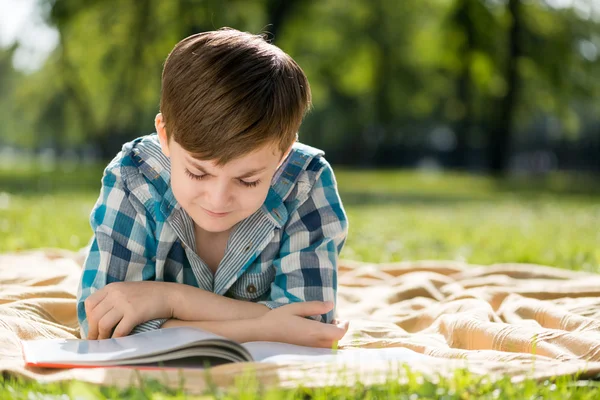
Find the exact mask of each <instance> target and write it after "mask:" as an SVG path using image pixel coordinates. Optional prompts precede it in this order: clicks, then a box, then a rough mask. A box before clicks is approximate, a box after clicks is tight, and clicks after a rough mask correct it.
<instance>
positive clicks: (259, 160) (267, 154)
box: [176, 143, 282, 169]
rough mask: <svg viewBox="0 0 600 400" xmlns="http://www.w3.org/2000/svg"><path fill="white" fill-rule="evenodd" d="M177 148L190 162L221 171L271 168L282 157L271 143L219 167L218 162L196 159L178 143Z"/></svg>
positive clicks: (276, 147) (279, 151) (277, 148)
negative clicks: (258, 167) (257, 167)
mask: <svg viewBox="0 0 600 400" xmlns="http://www.w3.org/2000/svg"><path fill="white" fill-rule="evenodd" d="M176 146H177V147H178V150H179V152H180V153H182V154H183V155H184V158H185V159H186V160H187V161H188V162H190V163H193V164H198V165H202V166H211V167H214V168H219V169H230V168H232V169H239V168H244V167H249V166H251V167H256V166H261V167H262V166H269V165H271V164H272V163H278V161H279V159H280V158H281V155H282V154H281V150H280V149H279V147H278V146H277V145H276V144H271V143H270V144H267V145H264V146H261V147H259V148H257V149H255V150H252V151H251V152H248V153H247V154H243V155H241V156H239V157H237V158H234V159H232V160H230V161H228V162H227V163H225V164H221V165H218V163H217V160H207V159H198V158H196V157H194V156H193V154H192V153H190V152H188V151H187V150H185V149H184V148H183V147H181V146H180V145H179V144H178V143H176Z"/></svg>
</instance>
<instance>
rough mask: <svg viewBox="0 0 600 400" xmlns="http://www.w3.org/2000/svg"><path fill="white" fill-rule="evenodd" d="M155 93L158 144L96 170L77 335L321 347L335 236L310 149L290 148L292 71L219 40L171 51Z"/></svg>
mask: <svg viewBox="0 0 600 400" xmlns="http://www.w3.org/2000/svg"><path fill="white" fill-rule="evenodd" d="M161 89H162V90H161V99H160V111H161V113H159V114H158V115H157V116H156V119H155V126H156V132H157V133H156V134H154V135H149V136H145V137H141V138H138V139H136V140H134V141H133V142H130V143H127V144H125V145H124V146H123V149H122V151H121V152H120V153H119V154H118V155H117V156H116V157H115V159H113V160H112V161H111V163H110V164H109V165H108V166H107V168H106V170H105V171H104V176H103V178H102V190H101V192H100V197H99V199H98V202H97V203H96V205H95V207H94V209H93V211H92V214H91V219H90V221H91V225H92V229H93V230H94V237H93V240H92V243H91V248H90V251H89V254H88V256H87V259H86V261H85V265H84V270H83V274H82V278H81V281H80V287H79V291H78V302H77V313H78V319H79V323H80V327H81V335H82V338H86V337H87V338H88V339H104V338H109V337H120V336H125V335H128V334H130V333H137V332H142V331H145V330H150V329H158V328H168V327H173V326H182V325H186V326H192V327H194V326H195V327H199V328H202V329H205V330H208V331H211V332H214V333H217V334H220V335H223V336H226V337H229V338H232V339H234V340H238V341H240V342H246V341H255V340H267V341H280V342H288V343H293V344H299V345H307V346H315V347H328V346H331V345H332V343H333V342H335V341H336V340H339V339H340V338H341V337H342V336H343V335H344V333H345V332H346V330H347V327H348V325H347V323H338V322H337V321H334V319H333V316H334V312H335V299H336V289H337V265H336V263H337V259H338V256H339V252H340V251H341V249H342V246H343V244H344V242H345V239H346V235H347V227H348V226H347V218H346V215H345V212H344V209H343V206H342V203H341V201H340V198H339V195H338V192H337V188H336V182H335V178H334V175H333V171H332V170H331V167H330V166H329V164H328V163H327V162H326V161H325V159H324V158H323V157H322V156H323V152H322V151H320V150H318V149H315V148H312V147H309V146H306V145H303V144H300V143H298V142H297V134H296V132H297V131H298V129H299V127H300V123H301V121H302V118H303V117H304V114H305V113H306V111H307V110H308V108H309V107H310V89H309V86H308V81H307V79H306V77H305V75H304V73H303V72H302V70H301V69H300V67H299V66H298V65H297V64H296V63H295V62H294V61H293V60H292V58H291V57H289V56H288V55H287V54H285V53H284V52H283V51H281V50H280V49H279V48H277V47H275V46H274V45H271V44H269V43H267V42H266V41H265V40H264V39H263V38H262V37H260V36H256V35H251V34H249V33H243V32H239V31H237V30H233V29H220V30H218V31H213V32H206V33H201V34H196V35H193V36H190V37H188V38H186V39H184V40H182V41H181V42H179V43H178V44H177V45H176V46H175V48H174V49H173V50H172V52H171V53H170V54H169V56H168V58H167V60H166V62H165V65H164V69H163V74H162V88H161ZM305 317H311V318H305Z"/></svg>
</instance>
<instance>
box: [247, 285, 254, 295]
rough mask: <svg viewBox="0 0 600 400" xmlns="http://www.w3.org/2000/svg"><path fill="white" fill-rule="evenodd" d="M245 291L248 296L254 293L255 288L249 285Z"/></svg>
mask: <svg viewBox="0 0 600 400" xmlns="http://www.w3.org/2000/svg"><path fill="white" fill-rule="evenodd" d="M246 291H247V292H248V293H250V294H253V293H256V286H254V285H253V284H249V285H248V287H247V288H246Z"/></svg>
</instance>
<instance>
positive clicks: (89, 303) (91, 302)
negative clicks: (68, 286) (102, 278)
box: [83, 286, 108, 314]
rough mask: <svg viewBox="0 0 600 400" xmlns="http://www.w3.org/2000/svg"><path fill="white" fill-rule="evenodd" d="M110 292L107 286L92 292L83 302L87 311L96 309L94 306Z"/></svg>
mask: <svg viewBox="0 0 600 400" xmlns="http://www.w3.org/2000/svg"><path fill="white" fill-rule="evenodd" d="M107 294H108V290H106V286H105V287H103V288H102V289H100V290H97V291H95V292H94V293H92V294H91V295H90V296H89V297H88V298H87V299H85V301H84V302H83V304H84V306H85V313H86V314H89V313H91V312H92V311H94V308H95V307H96V306H97V305H98V304H100V302H102V300H104V298H105V297H106V295H107Z"/></svg>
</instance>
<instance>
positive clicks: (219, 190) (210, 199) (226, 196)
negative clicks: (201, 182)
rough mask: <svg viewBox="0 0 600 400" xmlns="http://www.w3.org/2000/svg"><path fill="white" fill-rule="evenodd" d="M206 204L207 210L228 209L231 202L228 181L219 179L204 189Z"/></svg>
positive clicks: (219, 210)
mask: <svg viewBox="0 0 600 400" xmlns="http://www.w3.org/2000/svg"><path fill="white" fill-rule="evenodd" d="M206 199H207V206H208V207H210V209H209V211H213V212H225V211H229V205H230V203H231V191H230V189H229V184H228V182H225V181H219V182H215V183H214V185H210V187H208V188H207V191H206Z"/></svg>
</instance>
